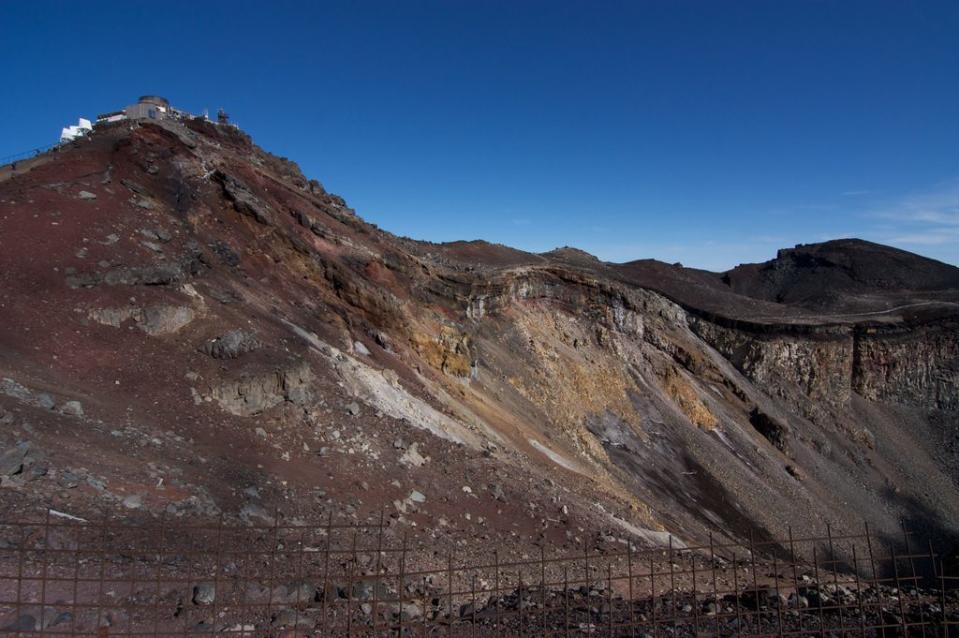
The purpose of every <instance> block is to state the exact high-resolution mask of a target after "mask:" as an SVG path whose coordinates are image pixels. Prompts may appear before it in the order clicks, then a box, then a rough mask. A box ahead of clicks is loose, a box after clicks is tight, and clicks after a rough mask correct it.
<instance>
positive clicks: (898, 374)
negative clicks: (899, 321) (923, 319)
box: [852, 322, 959, 411]
mask: <svg viewBox="0 0 959 638" xmlns="http://www.w3.org/2000/svg"><path fill="white" fill-rule="evenodd" d="M855 346H856V347H855V355H856V356H855V367H854V372H853V379H852V385H853V388H854V390H855V391H856V392H858V393H859V394H861V395H862V396H864V397H866V398H867V399H870V400H873V401H885V402H890V403H901V404H905V405H915V406H919V407H922V408H926V409H938V410H947V411H956V410H959V324H957V323H955V322H942V323H937V324H930V325H923V326H917V327H915V328H909V329H904V328H897V329H891V330H890V329H882V328H870V329H863V330H860V331H857V334H856V342H855Z"/></svg>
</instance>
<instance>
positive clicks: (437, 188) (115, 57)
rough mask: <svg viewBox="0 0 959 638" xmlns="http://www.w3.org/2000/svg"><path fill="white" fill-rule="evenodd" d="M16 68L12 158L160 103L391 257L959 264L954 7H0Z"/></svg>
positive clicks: (3, 143)
mask: <svg viewBox="0 0 959 638" xmlns="http://www.w3.org/2000/svg"><path fill="white" fill-rule="evenodd" d="M0 54H2V55H3V59H4V60H5V64H4V70H5V73H4V75H5V93H6V95H7V97H6V99H4V100H2V101H0V155H7V154H10V153H14V152H18V151H21V150H25V149H29V148H32V147H34V146H38V145H42V144H45V143H50V142H52V141H54V140H55V138H56V136H57V135H58V132H59V129H60V128H61V127H62V126H64V125H66V124H68V123H71V122H75V121H76V118H77V117H78V116H87V117H89V116H92V115H95V114H96V113H98V112H103V111H108V110H112V109H114V108H118V107H121V106H123V105H125V104H127V103H129V102H131V101H133V100H134V99H135V98H136V96H138V95H140V94H143V93H156V94H161V95H165V96H167V97H168V98H170V100H171V101H172V102H173V103H174V104H175V105H177V106H179V107H181V108H184V109H186V110H190V111H194V112H201V111H202V110H203V109H204V108H209V109H211V111H215V109H216V108H217V107H221V106H222V107H224V108H226V109H227V110H228V111H229V112H230V114H231V115H232V116H233V118H234V120H235V121H237V122H238V123H239V124H240V126H241V127H242V128H244V129H245V130H246V131H248V132H249V133H251V134H252V135H253V136H254V139H255V140H256V141H257V142H258V143H259V144H260V145H261V146H263V147H264V148H266V149H267V150H270V151H272V152H275V153H277V154H280V155H285V156H287V157H290V158H291V159H294V160H296V161H297V162H299V164H300V165H301V167H302V168H303V170H304V172H305V173H306V174H307V175H308V176H310V177H315V178H317V179H319V180H320V181H321V182H323V183H324V185H326V187H327V188H328V189H329V190H331V191H333V192H336V193H339V194H341V195H343V196H344V197H345V198H346V199H347V201H349V202H350V204H351V205H352V206H354V207H355V208H356V209H357V211H358V212H359V213H360V214H361V215H363V216H364V217H365V218H366V219H369V220H371V221H373V222H375V223H377V224H379V225H380V226H382V227H384V228H386V229H387V230H390V231H392V232H395V233H397V234H401V235H408V236H411V237H416V238H420V239H430V240H434V241H446V240H453V239H472V238H482V239H487V240H490V241H495V242H501V243H505V244H509V245H513V246H517V247H520V248H524V249H527V250H533V251H543V250H549V249H550V248H553V247H555V246H561V245H574V246H577V247H580V248H583V249H585V250H588V251H590V252H592V253H594V254H596V255H598V256H600V257H602V258H605V259H609V260H613V261H627V260H630V259H638V258H646V257H654V258H658V259H662V260H665V261H670V262H673V261H681V262H683V263H684V264H686V265H691V266H698V267H703V268H710V269H716V270H718V269H725V268H729V267H731V266H733V265H735V264H738V263H741V262H749V261H761V260H765V259H768V258H770V257H772V256H773V255H774V254H775V250H776V249H777V248H779V247H785V246H791V245H793V244H796V243H801V242H815V241H822V240H825V239H828V238H836V237H849V236H857V237H862V238H866V239H870V240H874V241H880V242H884V243H890V244H893V245H895V246H899V247H902V248H905V249H907V250H913V251H915V252H919V253H921V254H925V255H928V256H931V257H935V258H937V259H941V260H943V261H947V262H950V263H954V264H959V3H957V2H954V1H948V2H921V1H915V2H900V1H897V2H883V1H880V0H870V1H868V2H855V1H852V0H847V1H842V2H838V1H837V2H811V1H810V2H789V1H786V0H782V1H780V0H768V1H762V2H733V1H729V2H714V1H709V2H690V1H685V0H663V1H661V2H639V1H635V2H622V3H621V2H585V1H584V2H560V1H559V0H550V1H548V2H534V1H520V0H511V1H507V2H499V1H495V0H483V1H479V0H477V1H476V2H466V1H459V0H447V1H444V2H413V1H411V2H382V3H380V2H344V3H319V2H309V3H307V2H304V3H292V2H283V1H279V2H270V3H244V2H224V3H202V4H201V3H195V2H179V1H177V0H172V1H168V2H162V3H154V2H150V3H148V2H142V3H140V2H130V1H129V0H127V1H125V2H122V3H120V2H117V3H102V2H100V3H98V2H52V1H47V0H36V1H34V2H13V1H11V0H0Z"/></svg>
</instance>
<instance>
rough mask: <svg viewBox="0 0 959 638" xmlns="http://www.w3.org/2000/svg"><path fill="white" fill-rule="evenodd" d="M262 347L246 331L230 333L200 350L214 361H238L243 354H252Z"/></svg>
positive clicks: (208, 343) (253, 336) (251, 334)
mask: <svg viewBox="0 0 959 638" xmlns="http://www.w3.org/2000/svg"><path fill="white" fill-rule="evenodd" d="M259 346H260V343H259V341H257V339H256V336H255V335H254V334H253V333H251V332H246V331H245V330H230V331H229V332H227V333H225V334H223V335H221V336H219V337H216V338H215V339H212V340H210V341H207V342H206V343H204V344H203V345H202V346H201V347H200V350H201V351H202V352H204V353H205V354H208V355H210V356H211V357H213V358H214V359H236V358H237V357H239V356H240V355H241V354H245V353H247V352H252V351H253V350H256V349H257V348H258V347H259Z"/></svg>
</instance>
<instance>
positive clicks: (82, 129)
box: [60, 117, 93, 144]
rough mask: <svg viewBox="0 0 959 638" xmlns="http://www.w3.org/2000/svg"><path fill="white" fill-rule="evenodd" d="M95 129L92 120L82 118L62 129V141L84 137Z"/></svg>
mask: <svg viewBox="0 0 959 638" xmlns="http://www.w3.org/2000/svg"><path fill="white" fill-rule="evenodd" d="M92 130H93V125H92V124H91V123H90V120H87V119H84V118H82V117H81V118H80V121H79V122H78V123H77V124H75V125H71V126H67V127H65V128H64V129H63V130H62V131H60V143H61V144H63V143H66V142H72V141H73V140H75V139H77V138H80V137H83V136H84V135H86V134H87V133H89V132H90V131H92Z"/></svg>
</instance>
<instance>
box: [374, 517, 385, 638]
mask: <svg viewBox="0 0 959 638" xmlns="http://www.w3.org/2000/svg"><path fill="white" fill-rule="evenodd" d="M383 516H384V511H383V509H382V508H380V524H379V527H378V528H377V533H376V563H375V567H374V569H375V570H376V579H375V580H374V581H373V635H374V636H375V635H376V621H377V619H378V616H377V611H378V605H377V603H378V602H379V596H378V594H379V589H380V588H379V585H380V572H381V571H382V565H383V563H382V556H383Z"/></svg>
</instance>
